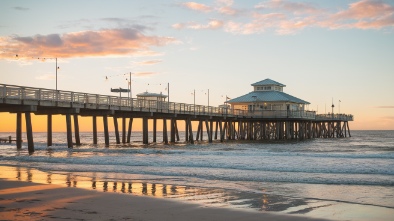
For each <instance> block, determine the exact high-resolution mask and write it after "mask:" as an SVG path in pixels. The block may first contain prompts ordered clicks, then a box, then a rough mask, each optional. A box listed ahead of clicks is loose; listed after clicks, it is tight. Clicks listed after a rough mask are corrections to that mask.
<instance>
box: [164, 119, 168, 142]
mask: <svg viewBox="0 0 394 221" xmlns="http://www.w3.org/2000/svg"><path fill="white" fill-rule="evenodd" d="M163 142H164V143H165V144H168V136H167V119H165V118H164V119H163Z"/></svg>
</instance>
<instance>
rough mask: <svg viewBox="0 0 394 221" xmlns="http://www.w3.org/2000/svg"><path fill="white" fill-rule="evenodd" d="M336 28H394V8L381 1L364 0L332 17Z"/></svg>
mask: <svg viewBox="0 0 394 221" xmlns="http://www.w3.org/2000/svg"><path fill="white" fill-rule="evenodd" d="M330 21H331V22H332V23H337V24H336V26H335V27H336V28H358V29H380V28H383V27H387V26H394V6H392V5H389V4H386V3H385V2H384V1H381V0H362V1H358V2H355V3H352V4H350V5H349V8H348V9H347V10H342V11H339V12H337V13H335V14H334V15H332V16H331V20H330Z"/></svg>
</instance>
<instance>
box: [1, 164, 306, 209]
mask: <svg viewBox="0 0 394 221" xmlns="http://www.w3.org/2000/svg"><path fill="white" fill-rule="evenodd" d="M0 168H1V172H0V177H1V178H4V179H7V180H12V181H25V182H26V181H27V182H34V183H41V184H57V185H63V186H67V187H69V188H82V189H88V190H95V191H101V192H113V193H121V194H132V195H136V196H152V197H158V198H173V199H178V200H186V201H192V202H195V203H200V204H203V205H205V206H214V207H231V208H245V209H254V210H256V209H257V210H263V211H283V210H286V209H287V208H288V207H289V205H290V204H292V205H293V206H294V205H295V204H298V205H300V204H305V202H301V201H297V202H296V201H291V202H289V199H282V198H280V197H277V196H272V195H267V194H264V193H260V194H258V193H245V192H240V191H234V190H225V189H214V188H199V187H193V186H181V185H169V184H162V183H149V182H138V181H133V180H131V181H125V180H121V181H119V180H98V178H97V177H95V174H94V173H93V174H92V175H93V177H83V176H76V175H74V174H73V173H68V172H58V173H53V172H43V171H40V170H37V169H32V168H24V167H8V166H0Z"/></svg>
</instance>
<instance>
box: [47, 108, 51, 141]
mask: <svg viewBox="0 0 394 221" xmlns="http://www.w3.org/2000/svg"><path fill="white" fill-rule="evenodd" d="M47 146H48V147H50V146H52V115H51V114H48V115H47Z"/></svg>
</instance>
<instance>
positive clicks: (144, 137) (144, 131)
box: [142, 117, 149, 144]
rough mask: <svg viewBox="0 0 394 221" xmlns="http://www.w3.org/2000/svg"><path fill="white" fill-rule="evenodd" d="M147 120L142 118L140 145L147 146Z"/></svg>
mask: <svg viewBox="0 0 394 221" xmlns="http://www.w3.org/2000/svg"><path fill="white" fill-rule="evenodd" d="M148 138H149V137H148V118H146V117H144V118H142V143H143V144H148V143H149V141H148Z"/></svg>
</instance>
